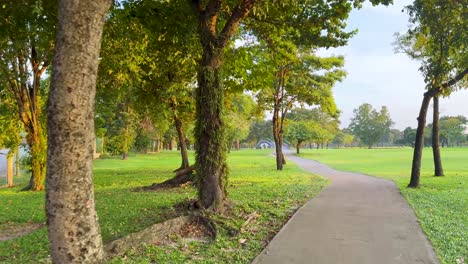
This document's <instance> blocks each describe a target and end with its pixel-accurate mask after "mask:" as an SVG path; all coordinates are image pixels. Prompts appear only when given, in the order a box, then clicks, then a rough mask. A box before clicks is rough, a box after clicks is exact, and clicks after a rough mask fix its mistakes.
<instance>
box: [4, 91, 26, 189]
mask: <svg viewBox="0 0 468 264" xmlns="http://www.w3.org/2000/svg"><path fill="white" fill-rule="evenodd" d="M0 98H1V97H0ZM9 104H14V103H13V102H11V101H10V102H9V101H8V100H6V99H5V98H1V100H0V113H2V115H0V149H2V148H7V149H8V153H7V154H6V158H7V185H8V187H12V186H13V157H14V156H15V154H17V151H18V147H19V146H20V144H21V136H20V132H21V130H22V125H21V123H20V122H19V121H18V119H17V118H15V117H16V116H15V112H14V111H10V109H12V108H13V107H8V105H9ZM16 158H17V159H18V156H16ZM17 163H18V160H17ZM17 170H18V168H17Z"/></svg>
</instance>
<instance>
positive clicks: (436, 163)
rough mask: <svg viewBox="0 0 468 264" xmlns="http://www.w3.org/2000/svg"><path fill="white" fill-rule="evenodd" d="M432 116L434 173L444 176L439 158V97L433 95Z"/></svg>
mask: <svg viewBox="0 0 468 264" xmlns="http://www.w3.org/2000/svg"><path fill="white" fill-rule="evenodd" d="M433 109H434V111H433V118H432V154H433V157H434V175H435V176H444V170H443V168H442V159H441V158H440V139H439V135H440V126H439V97H438V96H434V105H433Z"/></svg>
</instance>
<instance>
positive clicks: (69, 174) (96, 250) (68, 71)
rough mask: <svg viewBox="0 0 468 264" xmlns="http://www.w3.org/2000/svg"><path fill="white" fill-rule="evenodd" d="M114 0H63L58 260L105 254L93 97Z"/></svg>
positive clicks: (51, 191)
mask: <svg viewBox="0 0 468 264" xmlns="http://www.w3.org/2000/svg"><path fill="white" fill-rule="evenodd" d="M110 4H111V1H110V0H61V1H60V2H59V19H58V21H59V23H58V32H57V44H56V45H57V47H56V54H55V60H54V68H53V72H52V83H51V90H50V96H49V100H48V105H47V114H48V126H47V128H48V131H49V135H50V140H49V145H48V151H47V157H48V161H47V168H48V170H47V189H46V211H47V224H48V231H49V240H50V242H51V257H52V261H53V262H54V263H98V262H100V261H101V260H102V259H103V257H104V252H103V246H102V238H101V234H100V229H99V224H98V217H97V214H96V210H95V202H94V190H93V189H94V187H93V179H92V162H93V146H94V140H95V136H94V118H93V116H94V97H95V92H96V78H97V70H98V59H99V50H100V46H101V35H102V30H103V25H104V18H105V15H106V13H107V10H108V9H109V7H110Z"/></svg>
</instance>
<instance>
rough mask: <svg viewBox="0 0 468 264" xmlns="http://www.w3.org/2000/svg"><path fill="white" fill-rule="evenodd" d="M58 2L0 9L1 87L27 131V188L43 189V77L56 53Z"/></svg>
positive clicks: (14, 4) (22, 3) (7, 5)
mask: <svg viewBox="0 0 468 264" xmlns="http://www.w3.org/2000/svg"><path fill="white" fill-rule="evenodd" d="M56 8H57V6H56V2H55V1H33V0H25V1H19V2H11V1H10V2H6V3H5V2H2V6H1V8H0V17H1V19H0V58H1V63H0V79H2V82H3V81H6V82H7V84H6V85H0V89H1V92H2V93H3V96H7V97H8V98H9V99H11V100H14V102H15V105H14V109H15V111H16V115H17V117H18V118H19V120H20V121H21V122H22V123H23V127H24V130H25V131H26V134H27V135H26V141H27V143H28V146H29V152H30V154H31V171H32V175H31V180H30V183H29V186H27V187H26V189H31V190H35V191H40V190H43V189H44V178H45V173H46V147H47V141H46V138H47V137H46V131H45V130H44V120H45V119H44V117H43V115H42V112H43V105H44V98H45V96H46V94H47V92H46V88H45V87H42V86H41V78H42V77H43V74H44V73H45V71H46V70H47V69H48V67H49V65H50V63H51V60H52V57H53V50H54V37H55V35H54V34H55V31H56V30H55V25H56V21H57V20H56V19H57V18H56Z"/></svg>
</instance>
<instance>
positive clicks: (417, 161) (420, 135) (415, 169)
mask: <svg viewBox="0 0 468 264" xmlns="http://www.w3.org/2000/svg"><path fill="white" fill-rule="evenodd" d="M430 102H431V96H427V95H424V99H423V101H422V104H421V110H420V111H419V117H418V129H417V130H416V142H415V144H414V154H413V165H412V167H411V180H410V183H409V185H408V187H411V188H416V187H418V186H419V176H420V173H421V158H422V150H423V146H424V127H425V126H426V116H427V109H428V108H429V103H430Z"/></svg>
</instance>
